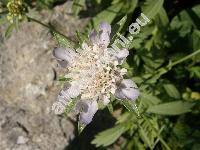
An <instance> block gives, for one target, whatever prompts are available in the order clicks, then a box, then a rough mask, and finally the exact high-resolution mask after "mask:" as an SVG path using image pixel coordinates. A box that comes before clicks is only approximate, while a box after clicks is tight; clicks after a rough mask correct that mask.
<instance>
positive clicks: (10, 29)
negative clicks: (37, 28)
mask: <svg viewBox="0 0 200 150" xmlns="http://www.w3.org/2000/svg"><path fill="white" fill-rule="evenodd" d="M14 28H15V24H10V25H9V26H8V28H7V29H6V32H5V37H6V38H8V37H10V35H11V33H12V31H13V29H14Z"/></svg>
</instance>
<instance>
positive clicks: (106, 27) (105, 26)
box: [99, 22, 111, 35]
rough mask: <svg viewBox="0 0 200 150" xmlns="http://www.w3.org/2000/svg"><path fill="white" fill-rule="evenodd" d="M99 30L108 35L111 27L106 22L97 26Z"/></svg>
mask: <svg viewBox="0 0 200 150" xmlns="http://www.w3.org/2000/svg"><path fill="white" fill-rule="evenodd" d="M99 30H100V31H103V32H107V33H108V34H109V35H110V33H111V25H110V24H108V23H106V22H101V23H100V24H99Z"/></svg>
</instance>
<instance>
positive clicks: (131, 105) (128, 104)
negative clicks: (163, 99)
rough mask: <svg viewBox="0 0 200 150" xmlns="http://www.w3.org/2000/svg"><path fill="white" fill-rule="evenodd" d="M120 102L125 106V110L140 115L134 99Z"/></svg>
mask: <svg viewBox="0 0 200 150" xmlns="http://www.w3.org/2000/svg"><path fill="white" fill-rule="evenodd" d="M122 104H123V105H124V107H126V109H127V110H129V111H131V112H135V113H136V114H137V115H138V116H140V113H139V110H138V107H137V106H136V104H135V101H132V100H122Z"/></svg>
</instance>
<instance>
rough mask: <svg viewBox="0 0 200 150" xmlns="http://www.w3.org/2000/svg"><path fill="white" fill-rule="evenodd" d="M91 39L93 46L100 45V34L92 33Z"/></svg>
mask: <svg viewBox="0 0 200 150" xmlns="http://www.w3.org/2000/svg"><path fill="white" fill-rule="evenodd" d="M89 38H90V41H91V42H92V43H93V44H98V43H99V35H98V33H97V32H96V31H95V30H93V31H91V32H90V34H89Z"/></svg>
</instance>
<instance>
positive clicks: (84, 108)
mask: <svg viewBox="0 0 200 150" xmlns="http://www.w3.org/2000/svg"><path fill="white" fill-rule="evenodd" d="M88 108H89V106H88V104H87V103H85V102H84V101H79V102H78V103H77V104H76V110H77V111H78V112H85V113H86V112H88Z"/></svg>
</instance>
